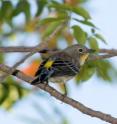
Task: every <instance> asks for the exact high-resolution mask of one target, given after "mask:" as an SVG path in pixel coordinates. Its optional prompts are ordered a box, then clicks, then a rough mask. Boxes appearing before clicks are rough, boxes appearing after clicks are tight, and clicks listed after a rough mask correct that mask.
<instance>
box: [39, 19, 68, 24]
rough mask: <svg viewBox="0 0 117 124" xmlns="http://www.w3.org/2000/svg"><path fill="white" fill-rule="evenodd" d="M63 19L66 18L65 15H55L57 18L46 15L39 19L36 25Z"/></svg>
mask: <svg viewBox="0 0 117 124" xmlns="http://www.w3.org/2000/svg"><path fill="white" fill-rule="evenodd" d="M65 19H66V18H65V17H57V18H54V17H48V18H45V19H43V20H40V21H39V23H38V25H44V24H48V23H52V22H57V21H64V20H65Z"/></svg>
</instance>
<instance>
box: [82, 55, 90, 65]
mask: <svg viewBox="0 0 117 124" xmlns="http://www.w3.org/2000/svg"><path fill="white" fill-rule="evenodd" d="M88 56H89V53H86V54H84V55H81V56H80V65H83V64H84V63H85V61H86V60H87V58H88Z"/></svg>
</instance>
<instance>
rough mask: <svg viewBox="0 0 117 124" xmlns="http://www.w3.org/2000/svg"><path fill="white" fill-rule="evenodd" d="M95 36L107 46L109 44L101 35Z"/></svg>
mask: <svg viewBox="0 0 117 124" xmlns="http://www.w3.org/2000/svg"><path fill="white" fill-rule="evenodd" d="M94 36H95V37H96V38H98V39H99V40H101V41H103V42H104V43H105V44H107V42H106V40H105V39H104V37H103V36H102V35H101V34H98V33H96V34H95V35H94Z"/></svg>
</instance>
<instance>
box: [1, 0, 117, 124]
mask: <svg viewBox="0 0 117 124" xmlns="http://www.w3.org/2000/svg"><path fill="white" fill-rule="evenodd" d="M4 2H5V1H4ZM9 2H10V0H9ZM12 2H13V1H12ZM17 2H18V1H15V2H13V4H14V5H15V4H17ZM28 2H30V4H31V6H32V9H31V14H29V11H28V7H29V4H26V5H27V7H26V6H25V9H26V10H25V9H24V10H22V9H21V10H20V11H24V12H25V16H24V15H22V14H18V12H19V10H17V11H16V10H15V14H14V16H13V18H14V20H15V21H14V22H13V24H12V23H11V17H9V14H8V15H7V13H10V11H7V10H12V7H11V5H10V4H9V5H10V6H9V5H7V6H5V8H2V9H1V11H2V10H4V11H3V12H1V11H0V13H1V14H0V20H1V21H0V24H1V34H0V42H1V46H3V45H4V46H8V45H9V46H15V45H26V46H34V45H36V44H37V43H38V41H39V39H40V35H39V32H38V31H35V26H36V24H37V21H39V19H38V20H36V19H35V18H34V16H33V17H32V16H31V17H30V15H33V14H34V12H35V7H34V6H35V5H34V2H32V0H31V1H28ZM97 3H98V4H96V2H94V3H93V2H92V1H90V2H89V1H88V3H87V4H83V6H84V8H87V9H88V10H89V11H90V12H91V15H92V18H93V22H95V24H96V26H97V25H98V27H100V28H101V31H102V32H103V33H104V35H105V36H106V39H107V42H108V45H105V44H103V43H101V42H98V43H99V44H100V47H106V48H116V46H115V44H116V42H114V41H115V39H116V37H115V36H116V35H115V34H114V32H113V31H110V29H112V27H113V29H115V26H113V25H112V24H114V21H115V22H116V18H115V16H114V12H115V11H114V10H113V9H114V8H113V9H112V10H113V11H112V10H111V9H110V10H111V11H112V12H111V11H109V10H108V8H109V7H110V5H111V6H114V2H111V3H109V1H108V4H110V5H109V6H107V8H106V7H105V8H106V9H104V6H103V7H101V6H102V5H104V4H102V3H103V2H101V1H98V2H97ZM89 4H92V5H96V6H99V7H100V8H101V9H98V13H99V15H98V13H96V12H95V11H94V10H95V8H96V7H94V6H93V7H92V6H91V8H90V6H89ZM6 8H7V9H6ZM115 8H116V7H115ZM16 9H18V7H17V8H16ZM107 10H108V12H107ZM105 11H106V13H104V15H103V13H102V12H105ZM16 12H17V13H16ZM3 13H4V14H3ZM19 13H20V12H19ZM101 13H102V16H101ZM2 14H3V15H2ZM17 14H18V16H16V17H15V15H17ZM106 14H107V15H106ZM108 14H109V16H108ZM25 17H26V22H25V23H24V20H25ZM99 17H101V18H99ZM102 17H103V18H102ZM104 17H105V20H104V21H102V20H103V19H104ZM108 17H109V18H108ZM30 18H31V19H30ZM113 18H114V19H113ZM105 22H106V23H105ZM110 22H111V24H110ZM112 22H113V23H112ZM71 23H73V24H75V23H74V22H71ZM23 24H24V25H23ZM21 25H22V26H21ZM109 26H110V27H109ZM84 29H85V30H86V31H88V30H89V29H87V28H84ZM41 32H43V30H42V31H41ZM50 32H51V31H50ZM50 32H49V33H50ZM47 36H48V34H47ZM74 36H75V35H74ZM43 38H44V37H43ZM69 39H70V38H69V37H68V40H67V41H68V43H72V40H69ZM71 39H72V38H71ZM55 40H56V39H53V43H55ZM81 41H82V40H81ZM83 41H84V40H83ZM59 42H60V45H59V47H61V46H64V47H65V46H66V42H65V41H64V40H63V38H61V39H59ZM93 42H95V41H93ZM94 46H95V44H94ZM51 47H53V46H51ZM96 47H97V46H96ZM38 56H39V55H38V54H36V55H35V56H33V57H31V58H30V59H29V60H27V61H26V62H25V63H24V64H22V65H21V67H20V69H22V70H23V71H27V70H28V73H29V72H30V68H29V67H31V69H32V66H31V65H33V67H34V65H35V64H36V63H37V58H38ZM21 57H22V54H15V53H13V54H1V59H0V60H1V62H5V63H6V64H8V65H13V64H14V63H15V62H16V61H17V58H18V59H19V58H21ZM13 59H14V61H13ZM34 60H36V62H33V64H31V63H32V61H34ZM38 61H39V60H38ZM110 61H111V62H112V63H113V64H115V66H114V67H116V59H111V60H110ZM107 64H108V63H107ZM113 64H112V65H113ZM101 65H102V63H101ZM104 65H105V63H104ZM109 65H110V64H109ZM106 67H109V66H108V65H106ZM106 67H105V68H106ZM105 68H104V72H105V73H104V75H102V76H101V75H100V76H99V75H98V77H101V78H103V79H104V80H106V81H104V80H101V79H99V78H98V79H97V77H96V75H94V76H93V77H92V78H91V79H90V80H89V81H87V83H83V84H80V85H76V84H79V81H77V83H74V80H72V81H70V82H68V89H69V94H70V97H72V98H74V99H78V100H79V101H81V102H83V103H84V104H86V105H88V106H89V107H92V108H94V109H97V110H101V111H105V112H107V113H110V114H111V113H113V115H116V110H115V109H114V108H111V107H110V104H113V105H111V106H114V105H116V100H115V99H116V98H115V97H114V96H116V94H117V93H116V79H115V78H114V79H115V80H113V81H110V78H112V79H113V77H112V75H111V74H110V73H109V74H107V73H106V72H107V71H108V68H106V69H107V70H105ZM101 69H102V66H101ZM111 69H112V68H111ZM89 71H90V70H89ZM113 71H116V70H113ZM31 72H32V71H31ZM31 72H30V73H31ZM109 72H110V70H109ZM31 74H32V73H31ZM105 74H107V75H105ZM115 74H116V72H115V73H114V75H115ZM89 77H90V75H89V76H88V78H89ZM88 78H87V77H86V79H85V76H84V77H83V78H82V79H85V80H87V79H88ZM77 79H78V78H77ZM80 80H81V79H80ZM15 82H20V83H21V81H17V80H14V79H12V78H11V77H9V78H8V79H7V80H6V81H5V83H4V85H1V86H0V89H1V92H0V96H1V98H0V103H1V107H2V108H1V119H2V117H3V116H6V115H8V118H10V119H11V120H14V118H15V120H16V122H15V120H14V123H16V124H17V123H18V121H19V122H20V124H21V123H22V124H23V123H27V124H29V123H34V122H35V123H37V124H40V123H42V124H43V123H46V121H48V122H49V123H70V122H71V123H73V124H76V120H77V122H78V121H79V123H85V122H87V121H88V123H91V122H92V123H94V122H95V123H103V122H102V121H100V120H97V119H92V118H89V117H87V116H85V115H82V114H81V113H79V112H77V111H75V110H74V109H72V108H71V107H69V106H66V105H64V104H62V103H59V102H58V101H55V99H53V98H51V97H50V96H49V95H47V94H46V93H44V92H40V91H35V90H34V89H33V88H32V87H30V86H29V85H28V86H27V84H25V85H24V84H23V85H19V83H17V84H16V83H15ZM100 82H105V83H100ZM114 82H115V83H114ZM6 83H7V85H6ZM8 84H9V85H8ZM55 87H56V88H58V86H55ZM27 94H28V96H27ZM12 96H14V97H12ZM24 96H25V97H24ZM105 96H107V98H106V97H105ZM108 96H110V97H108ZM22 97H23V99H21V101H19V100H18V99H20V98H22ZM95 98H97V99H95ZM111 101H114V103H110V102H111ZM14 103H15V104H14ZM42 104H43V106H42ZM53 105H54V106H53ZM22 108H23V109H22ZM24 108H25V109H24ZM37 108H38V109H37ZM6 109H10V110H9V111H8V112H7V111H6ZM69 111H70V112H69ZM68 112H69V113H68ZM67 113H68V114H67ZM73 115H75V116H74V117H73ZM9 116H10V117H9ZM77 116H78V117H79V118H77ZM45 117H46V119H45ZM76 118H77V119H76ZM2 120H3V122H4V123H5V121H6V123H8V122H7V119H5V120H4V119H2ZM74 120H75V121H74ZM83 120H85V121H83Z"/></svg>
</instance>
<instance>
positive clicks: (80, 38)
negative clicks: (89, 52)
mask: <svg viewBox="0 0 117 124" xmlns="http://www.w3.org/2000/svg"><path fill="white" fill-rule="evenodd" d="M72 28H73V35H74V37H75V38H76V40H77V42H78V43H79V44H83V45H84V44H85V43H86V40H87V34H86V32H84V31H83V30H82V29H81V28H80V27H79V26H73V27H72Z"/></svg>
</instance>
